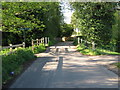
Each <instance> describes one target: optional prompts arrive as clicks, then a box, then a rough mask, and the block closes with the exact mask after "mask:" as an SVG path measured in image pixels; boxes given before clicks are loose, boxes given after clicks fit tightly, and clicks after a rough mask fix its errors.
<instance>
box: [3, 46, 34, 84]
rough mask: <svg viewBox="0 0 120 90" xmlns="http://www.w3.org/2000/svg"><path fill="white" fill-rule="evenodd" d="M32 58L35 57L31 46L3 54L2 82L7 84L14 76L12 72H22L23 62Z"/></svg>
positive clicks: (15, 73)
mask: <svg viewBox="0 0 120 90" xmlns="http://www.w3.org/2000/svg"><path fill="white" fill-rule="evenodd" d="M32 59H35V57H34V54H33V52H32V51H31V50H30V49H29V48H18V49H17V50H16V51H15V52H13V53H12V54H10V55H4V56H2V76H3V77H2V83H3V84H5V83H6V82H7V81H8V80H10V79H12V78H13V77H12V74H11V72H14V75H17V74H18V73H20V72H21V70H22V65H23V63H25V62H26V61H28V60H32Z"/></svg>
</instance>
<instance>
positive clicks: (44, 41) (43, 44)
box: [43, 37, 45, 45]
mask: <svg viewBox="0 0 120 90" xmlns="http://www.w3.org/2000/svg"><path fill="white" fill-rule="evenodd" d="M44 40H45V38H44V37H43V45H45V41H44Z"/></svg>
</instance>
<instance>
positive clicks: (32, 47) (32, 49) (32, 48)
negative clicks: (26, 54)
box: [32, 39, 34, 51]
mask: <svg viewBox="0 0 120 90" xmlns="http://www.w3.org/2000/svg"><path fill="white" fill-rule="evenodd" d="M32 51H34V42H33V39H32Z"/></svg>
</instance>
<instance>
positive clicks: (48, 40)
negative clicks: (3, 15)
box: [48, 37, 50, 45]
mask: <svg viewBox="0 0 120 90" xmlns="http://www.w3.org/2000/svg"><path fill="white" fill-rule="evenodd" d="M49 41H50V39H49V37H48V45H49Z"/></svg>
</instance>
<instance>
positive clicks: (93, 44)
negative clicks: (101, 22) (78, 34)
mask: <svg viewBox="0 0 120 90" xmlns="http://www.w3.org/2000/svg"><path fill="white" fill-rule="evenodd" d="M92 49H93V50H95V43H94V42H92Z"/></svg>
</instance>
